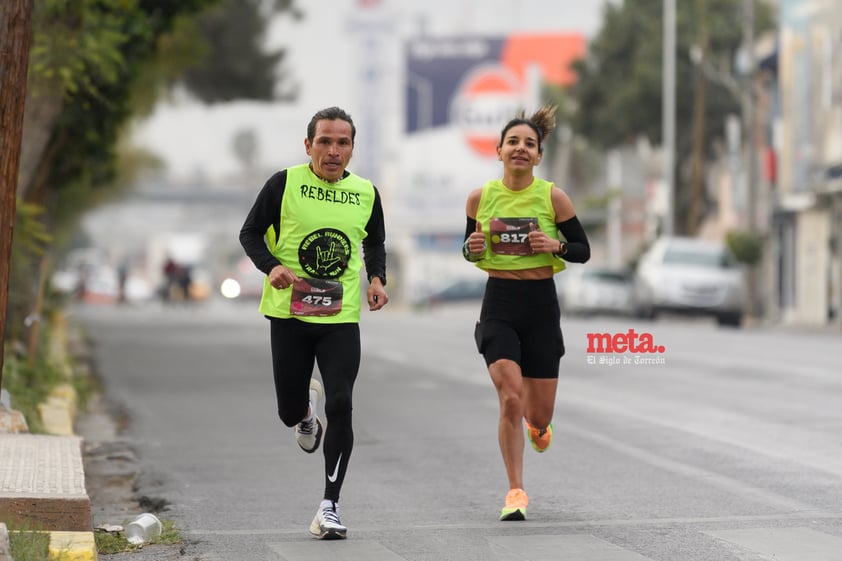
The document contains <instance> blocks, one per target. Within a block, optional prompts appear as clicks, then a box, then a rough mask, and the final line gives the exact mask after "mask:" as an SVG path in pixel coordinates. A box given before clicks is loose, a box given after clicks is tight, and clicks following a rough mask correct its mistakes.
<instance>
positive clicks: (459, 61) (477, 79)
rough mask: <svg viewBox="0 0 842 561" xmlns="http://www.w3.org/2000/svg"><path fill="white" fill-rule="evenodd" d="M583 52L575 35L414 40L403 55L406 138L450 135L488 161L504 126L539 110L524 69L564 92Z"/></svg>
mask: <svg viewBox="0 0 842 561" xmlns="http://www.w3.org/2000/svg"><path fill="white" fill-rule="evenodd" d="M585 49H586V43H585V39H584V36H582V35H581V34H532V35H529V34H519V35H511V36H508V37H503V38H487V37H457V38H422V39H413V40H411V41H410V42H409V43H408V44H407V49H406V53H407V62H406V71H407V75H406V132H407V133H408V134H414V133H418V132H422V131H425V130H427V129H433V128H439V127H450V128H454V129H455V130H457V131H458V132H459V134H460V135H461V136H462V137H463V139H464V142H465V143H467V145H468V146H469V147H470V149H471V151H472V152H474V153H475V154H476V155H477V156H479V157H487V158H494V157H496V154H497V151H496V147H497V143H498V142H499V134H500V132H501V129H502V128H503V126H504V125H505V124H506V122H508V121H509V119H511V118H512V117H514V116H515V114H516V113H517V112H518V111H519V110H521V109H525V110H527V111H532V110H534V109H537V107H533V106H532V105H533V103H532V102H531V100H533V99H536V98H537V92H534V91H530V90H531V89H533V88H534V87H535V84H530V83H529V80H528V79H527V77H528V75H529V73H530V69H531V68H537V69H538V70H539V71H540V78H541V81H542V82H543V83H545V84H555V85H559V86H562V87H563V86H568V85H570V84H572V83H573V82H574V80H575V73H574V72H573V71H572V69H571V68H570V65H571V63H572V62H573V61H575V60H577V59H579V58H581V57H583V56H584V55H585Z"/></svg>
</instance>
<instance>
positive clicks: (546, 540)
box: [488, 534, 651, 561]
mask: <svg viewBox="0 0 842 561" xmlns="http://www.w3.org/2000/svg"><path fill="white" fill-rule="evenodd" d="M488 541H489V542H490V543H492V544H494V545H496V546H499V547H502V548H504V549H506V550H508V551H509V552H511V553H514V554H516V555H517V558H518V559H528V560H529V561H558V560H559V559H582V560H585V559H586V560H587V561H648V560H651V558H649V557H644V556H642V555H640V554H638V553H635V552H633V551H629V550H628V549H623V548H622V547H618V546H616V545H614V544H612V543H609V542H607V541H605V540H601V539H599V538H597V537H595V536H592V535H590V534H568V535H566V536H502V537H492V538H489V539H488Z"/></svg>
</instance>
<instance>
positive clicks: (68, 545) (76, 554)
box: [49, 532, 97, 561]
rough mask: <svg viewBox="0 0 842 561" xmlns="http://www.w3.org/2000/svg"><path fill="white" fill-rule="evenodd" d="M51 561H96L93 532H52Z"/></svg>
mask: <svg viewBox="0 0 842 561" xmlns="http://www.w3.org/2000/svg"><path fill="white" fill-rule="evenodd" d="M49 558H50V559H60V560H61V561H96V560H97V551H96V541H95V540H94V533H93V532H50V556H49Z"/></svg>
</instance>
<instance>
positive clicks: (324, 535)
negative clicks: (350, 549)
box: [310, 501, 348, 540]
mask: <svg viewBox="0 0 842 561" xmlns="http://www.w3.org/2000/svg"><path fill="white" fill-rule="evenodd" d="M310 533H311V534H313V535H314V536H316V537H317V538H318V539H320V540H344V539H345V537H346V536H347V534H348V528H346V527H345V526H343V525H342V522H340V521H339V505H337V504H336V503H335V502H333V501H322V504H321V505H319V510H318V511H316V516H315V517H314V518H313V521H312V522H311V523H310Z"/></svg>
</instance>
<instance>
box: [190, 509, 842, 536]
mask: <svg viewBox="0 0 842 561" xmlns="http://www.w3.org/2000/svg"><path fill="white" fill-rule="evenodd" d="M799 520H811V521H812V520H842V512H816V511H810V512H792V513H782V514H760V515H736V516H702V517H694V516H672V517H666V518H606V519H593V518H591V519H587V520H567V521H557V522H552V523H542V522H535V521H531V520H530V521H526V522H523V523H518V524H517V525H518V527H521V526H522V527H524V528H529V529H530V530H554V529H558V528H623V527H633V526H650V527H652V526H699V525H702V524H747V523H754V524H761V523H775V524H777V523H780V522H791V521H799ZM396 528H398V527H397V526H396ZM399 528H400V529H407V530H412V531H421V532H448V531H454V532H461V531H465V530H479V531H488V532H489V533H490V534H494V533H499V531H500V523H499V522H497V521H495V522H492V523H486V522H477V523H462V524H458V523H448V524H412V525H410V526H406V525H405V524H401V525H400V526H399ZM388 529H389V528H388V527H386V526H383V525H382V524H380V525H377V526H357V525H354V535H355V536H359V535H363V534H372V533H378V532H383V531H384V530H388ZM182 534H184V535H188V536H196V537H200V536H283V537H288V536H290V537H295V536H299V537H300V536H307V535H309V534H307V532H306V530H302V529H301V528H294V529H293V528H290V529H287V530H279V529H278V528H244V529H241V530H223V529H191V530H184V531H182Z"/></svg>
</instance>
